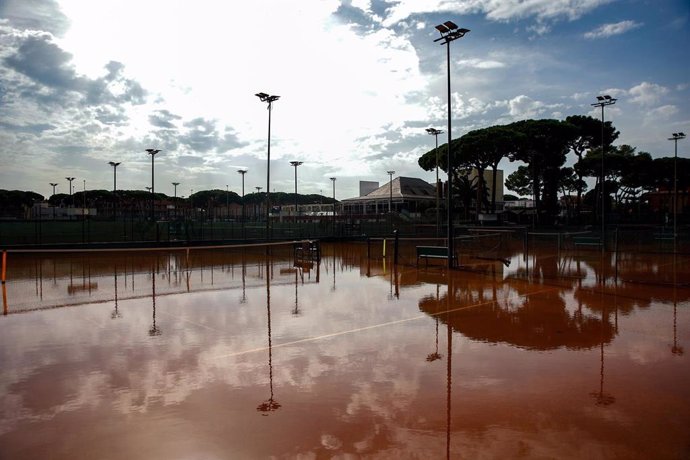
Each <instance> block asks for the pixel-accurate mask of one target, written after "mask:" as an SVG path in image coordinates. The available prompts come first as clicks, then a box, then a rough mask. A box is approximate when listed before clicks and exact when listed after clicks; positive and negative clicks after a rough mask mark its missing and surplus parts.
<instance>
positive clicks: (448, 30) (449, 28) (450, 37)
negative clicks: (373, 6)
mask: <svg viewBox="0 0 690 460" xmlns="http://www.w3.org/2000/svg"><path fill="white" fill-rule="evenodd" d="M436 30H438V31H439V32H440V33H441V37H440V38H437V39H436V40H434V42H441V43H440V44H441V45H446V61H447V82H448V83H447V84H448V88H447V92H448V94H447V97H448V190H449V192H450V191H451V190H453V187H452V180H453V161H452V158H451V155H450V144H451V117H452V110H451V98H450V43H451V42H452V41H454V40H457V39H458V38H462V37H464V36H465V35H466V34H467V33H468V32H470V30H469V29H465V28H459V27H458V26H457V24H455V23H454V22H453V21H446V22H444V23H443V24H439V25H437V26H436ZM452 210H453V194H452V193H448V209H447V213H448V254H450V255H451V257H448V268H449V269H451V268H453V267H454V259H453V257H452V254H454V248H453V246H454V239H455V235H454V234H453V211H452Z"/></svg>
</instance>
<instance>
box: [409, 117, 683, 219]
mask: <svg viewBox="0 0 690 460" xmlns="http://www.w3.org/2000/svg"><path fill="white" fill-rule="evenodd" d="M602 128H603V129H602ZM602 134H603V137H604V145H605V146H606V149H605V156H604V171H605V174H604V179H603V180H604V187H603V194H604V200H602V198H601V194H602V190H601V181H602V178H601V164H602V148H601V142H602ZM619 134H620V133H619V131H617V130H616V129H615V127H614V126H613V124H612V123H611V122H610V121H607V122H605V123H604V125H603V127H602V123H601V121H600V120H597V119H595V118H592V117H590V116H583V115H572V116H569V117H567V118H566V119H565V120H554V119H541V120H521V121H517V122H514V123H510V124H507V125H495V126H490V127H488V128H481V129H477V130H473V131H470V132H468V133H466V134H464V135H463V136H461V137H459V138H457V139H453V140H451V145H450V154H451V157H452V164H453V171H452V177H453V197H454V199H455V201H454V203H455V206H456V207H457V208H458V210H460V208H462V209H463V210H464V212H465V217H466V218H467V213H468V210H469V209H470V207H471V206H472V204H474V208H475V210H476V213H477V215H478V214H479V213H481V212H483V210H486V211H487V212H492V213H493V212H495V211H496V199H495V197H496V177H497V171H498V165H499V163H500V162H501V161H502V160H504V159H508V160H509V161H511V162H520V163H523V164H522V165H520V166H518V168H517V170H516V171H515V172H513V173H511V174H510V175H508V177H507V178H506V179H505V185H506V188H507V189H508V190H511V191H513V192H516V193H518V194H519V195H528V196H531V197H532V199H533V200H534V203H535V207H536V210H537V219H538V223H539V224H543V225H552V224H554V223H555V222H556V219H557V216H558V215H559V212H560V205H559V196H570V195H571V194H575V199H573V200H570V201H571V202H572V203H570V202H569V200H565V202H566V203H567V204H568V210H567V211H568V214H569V215H570V214H573V215H574V217H576V218H577V217H579V215H580V213H581V211H582V210H583V207H584V206H587V207H588V208H590V209H591V210H593V211H595V212H596V214H597V215H600V213H601V202H602V201H604V203H605V206H606V208H607V209H610V208H613V207H620V206H621V205H623V204H624V203H625V204H632V203H634V204H637V205H638V209H639V200H640V197H641V195H642V194H643V193H644V192H649V191H655V190H671V189H673V176H674V174H673V170H674V169H673V168H674V158H673V157H671V158H669V157H662V158H652V156H651V154H649V153H648V152H637V151H636V148H635V147H632V146H630V145H625V144H624V145H620V146H615V145H613V143H614V142H615V140H616V139H617V138H618V136H619ZM569 153H572V154H574V155H575V161H574V165H573V166H572V167H568V166H565V164H566V162H567V159H568V154H569ZM437 158H438V167H439V168H440V169H442V170H443V171H445V172H446V173H448V143H445V144H443V145H440V146H439V147H438V148H434V149H432V150H430V151H428V152H426V153H425V154H423V155H422V156H421V157H420V158H419V160H418V163H419V166H420V167H421V168H422V169H424V170H426V171H431V170H433V169H435V168H436V166H437ZM677 161H678V163H677V168H678V171H689V170H690V160H688V159H685V158H678V159H677ZM472 170H476V171H477V174H476V175H475V176H474V178H473V179H470V178H469V172H470V171H472ZM487 170H490V171H491V173H492V177H493V180H492V181H491V183H492V186H493V189H492V190H491V193H490V194H489V190H488V187H487V184H485V183H484V182H485V181H484V172H485V171H487ZM586 178H594V179H595V186H594V189H593V190H592V191H590V192H589V193H586V192H587V188H588V186H587V182H586V181H585V179H586ZM689 187H690V177H689V176H688V175H687V174H685V175H683V174H679V175H678V183H677V188H678V190H679V191H683V190H687V189H688V188H689ZM489 196H490V197H491V200H489V198H488V197H489ZM571 204H572V207H573V209H570V205H571Z"/></svg>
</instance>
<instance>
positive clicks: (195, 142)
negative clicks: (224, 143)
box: [180, 118, 219, 152]
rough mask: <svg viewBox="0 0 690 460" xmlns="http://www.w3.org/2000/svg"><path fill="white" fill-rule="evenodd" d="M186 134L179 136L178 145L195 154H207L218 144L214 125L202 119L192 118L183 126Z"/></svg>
mask: <svg viewBox="0 0 690 460" xmlns="http://www.w3.org/2000/svg"><path fill="white" fill-rule="evenodd" d="M184 127H185V128H186V132H185V133H184V134H182V135H181V136H180V143H181V144H183V145H185V146H187V147H189V148H190V150H193V151H195V152H208V151H209V150H213V149H214V148H216V146H217V144H218V140H219V138H218V132H217V131H216V126H215V123H214V122H213V121H211V120H205V119H203V118H194V119H193V120H190V121H188V122H186V123H185V124H184Z"/></svg>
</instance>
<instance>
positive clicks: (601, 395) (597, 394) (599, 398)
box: [590, 291, 616, 406]
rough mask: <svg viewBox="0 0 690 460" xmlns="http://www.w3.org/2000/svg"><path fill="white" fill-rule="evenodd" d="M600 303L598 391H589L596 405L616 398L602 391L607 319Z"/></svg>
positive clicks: (602, 404) (609, 403)
mask: <svg viewBox="0 0 690 460" xmlns="http://www.w3.org/2000/svg"><path fill="white" fill-rule="evenodd" d="M602 292H603V291H602ZM602 295H603V294H602ZM601 305H602V306H603V308H602V310H601V340H600V355H599V361H600V363H601V364H600V368H599V391H593V392H591V393H590V396H592V397H593V398H594V399H595V400H596V405H597V406H609V405H611V404H613V403H614V402H615V401H616V398H615V397H614V396H613V395H611V394H610V393H606V392H604V337H605V336H606V334H605V333H604V329H605V328H606V325H607V324H608V320H609V319H608V314H607V311H606V306H605V304H604V303H603V301H602V304H601Z"/></svg>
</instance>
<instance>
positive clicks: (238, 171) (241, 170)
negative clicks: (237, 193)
mask: <svg viewBox="0 0 690 460" xmlns="http://www.w3.org/2000/svg"><path fill="white" fill-rule="evenodd" d="M237 173H238V174H241V175H242V222H244V175H245V174H247V170H246V169H238V170H237Z"/></svg>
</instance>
